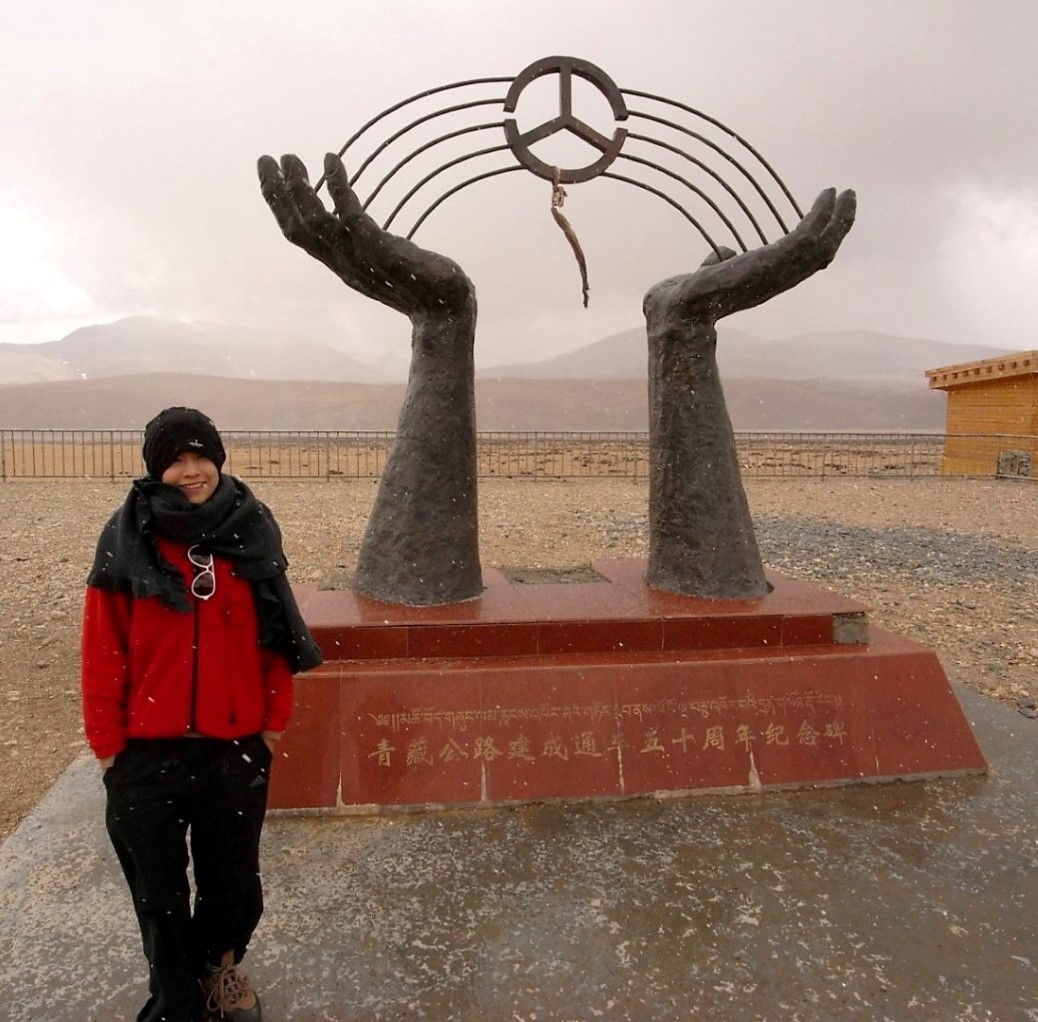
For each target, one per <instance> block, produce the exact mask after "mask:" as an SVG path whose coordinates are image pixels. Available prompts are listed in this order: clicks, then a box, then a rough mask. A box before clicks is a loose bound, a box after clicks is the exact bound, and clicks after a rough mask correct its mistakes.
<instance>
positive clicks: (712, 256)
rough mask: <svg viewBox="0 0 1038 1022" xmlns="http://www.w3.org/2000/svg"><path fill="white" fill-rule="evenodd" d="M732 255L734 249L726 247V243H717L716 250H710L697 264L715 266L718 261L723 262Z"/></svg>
mask: <svg viewBox="0 0 1038 1022" xmlns="http://www.w3.org/2000/svg"><path fill="white" fill-rule="evenodd" d="M734 255H735V250H734V249H731V248H728V247H727V246H726V245H719V246H718V248H717V250H716V251H711V252H710V253H709V254H708V255H707V257H706V258H705V259H704V260H703V261H702V262H701V263H700V264H699V265H700V266H716V265H717V264H718V263H723V262H725V261H726V260H728V259H731V258H732V257H733V256H734Z"/></svg>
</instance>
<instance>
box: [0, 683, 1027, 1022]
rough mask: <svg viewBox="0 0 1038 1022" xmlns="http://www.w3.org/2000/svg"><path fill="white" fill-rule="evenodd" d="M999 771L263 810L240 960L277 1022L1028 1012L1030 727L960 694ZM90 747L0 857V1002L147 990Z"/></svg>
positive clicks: (128, 1001) (102, 1006) (124, 1009)
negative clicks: (508, 800) (439, 805)
mask: <svg viewBox="0 0 1038 1022" xmlns="http://www.w3.org/2000/svg"><path fill="white" fill-rule="evenodd" d="M956 694H957V695H958V697H959V699H960V700H961V702H962V704H963V707H964V709H965V711H966V714H967V716H968V718H969V720H970V722H971V724H972V726H973V728H974V731H975V733H976V735H977V737H978V739H979V741H980V744H981V746H982V748H983V750H984V752H985V754H986V756H987V759H988V762H989V764H990V768H991V772H990V775H989V776H987V777H971V778H961V779H954V780H939V781H922V782H913V783H908V784H888V785H867V786H856V787H850V788H839V789H826V790H816V791H799V792H772V793H765V794H757V795H739V796H731V795H729V796H718V795H708V796H706V795H705V796H699V797H694V798H688V799H683V800H671V801H662V802H657V801H654V800H635V801H626V802H605V803H595V804H585V805H576V806H574V805H569V806H557V805H556V806H546V805H531V806H523V807H517V808H508V809H505V808H488V809H476V810H453V811H450V812H445V813H440V814H428V815H419V814H414V815H399V814H398V815H393V816H381V817H378V816H374V817H315V816H292V815H274V816H272V817H271V819H270V820H269V822H268V825H267V829H266V832H265V837H264V856H265V858H264V876H265V882H266V890H267V901H268V909H267V914H266V915H265V917H264V919H263V922H262V923H261V926H260V929H259V931H258V932H257V934H256V939H255V942H254V945H253V949H252V950H251V951H250V954H249V956H248V959H247V960H246V965H247V971H248V972H249V974H250V975H251V976H252V978H253V980H254V981H255V983H256V986H257V988H258V989H259V990H260V991H261V994H262V997H263V1000H264V1004H265V1009H266V1010H265V1017H266V1019H267V1020H268V1022H279V1020H315V1022H317V1020H324V1022H332V1020H334V1022H346V1020H350V1022H361V1020H389V1019H434V1020H457V1022H469V1020H477V1019H478V1020H491V1022H497V1020H501V1022H531V1020H534V1019H536V1020H538V1022H545V1020H560V1022H562V1020H581V1022H583V1020H591V1019H605V1020H628V1019H629V1020H639V1022H647V1020H675V1022H677V1020H688V1019H693V1018H694V1019H696V1020H739V1022H753V1020H768V1022H772V1020H800V1022H813V1020H829V1019H834V1020H840V1019H869V1020H878V1019H891V1020H897V1022H902V1020H914V1019H920V1020H923V1019H925V1020H940V1022H953V1020H961V1022H967V1020H969V1022H976V1020H981V1019H988V1020H999V1022H1011V1020H1021V1022H1028V1020H1034V1019H1038V896H1036V891H1038V783H1036V782H1038V755H1036V750H1038V721H1034V720H1028V719H1027V718H1025V717H1023V716H1021V715H1020V714H1017V713H1015V712H1013V711H1010V710H1007V709H1005V708H1003V707H1001V706H998V705H997V704H994V703H992V702H990V701H989V700H986V699H983V698H981V697H979V696H976V695H975V694H973V693H971V692H969V691H965V690H961V689H957V690H956ZM102 802H103V791H102V787H101V783H100V779H99V777H98V773H97V769H96V767H95V765H94V763H93V762H92V761H91V760H89V759H87V758H83V759H80V760H77V762H76V763H75V764H73V766H71V767H70V768H69V769H68V770H67V771H66V773H65V774H64V775H63V776H62V777H61V778H60V779H59V781H58V782H57V784H56V785H55V786H54V788H53V789H52V791H51V792H50V793H49V794H48V796H47V797H46V798H45V799H44V801H43V802H42V803H41V804H40V806H39V807H38V808H37V809H36V810H35V811H34V812H33V813H32V815H31V816H30V817H29V818H28V819H26V820H25V821H24V823H23V824H22V826H21V827H20V828H19V829H18V830H17V831H16V832H15V833H14V834H13V835H12V836H11V837H10V838H9V839H8V840H7V841H6V842H5V843H4V845H3V846H2V848H0V1020H3V1022H27V1020H37V1019H40V1020H42V1019H54V1020H62V1022H93V1020H97V1022H102V1020H103V1022H119V1020H126V1019H132V1018H133V1017H134V1015H135V1012H136V1010H137V1008H138V1007H139V1005H140V1004H141V1003H142V1001H143V999H144V988H145V965H144V960H143V957H142V956H141V954H140V950H139V940H138V937H137V934H136V929H135V925H134V922H133V919H132V914H131V909H130V905H129V898H128V895H127V893H126V891H125V889H124V886H123V881H122V879H121V876H120V875H119V872H118V867H117V865H116V862H115V859H114V856H113V854H112V852H111V851H110V849H109V846H108V843H107V838H106V837H105V834H104V830H103V824H102Z"/></svg>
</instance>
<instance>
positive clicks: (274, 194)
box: [256, 156, 302, 239]
mask: <svg viewBox="0 0 1038 1022" xmlns="http://www.w3.org/2000/svg"><path fill="white" fill-rule="evenodd" d="M256 170H257V172H258V173H259V181H260V192H262V194H263V199H264V201H265V202H266V203H267V205H268V206H269V207H270V211H271V212H272V213H273V214H274V219H275V220H277V222H278V227H280V228H281V233H282V234H284V235H285V237H286V238H290V239H291V237H292V236H293V234H295V233H297V232H298V230H299V228H300V227H301V226H302V221H301V220H300V218H299V211H298V210H297V209H296V207H295V204H294V203H293V202H292V200H291V199H290V198H289V195H288V189H287V188H286V187H285V179H284V177H282V174H281V168H280V167H279V166H278V163H277V160H275V159H274V158H273V157H272V156H261V157H260V158H259V160H258V161H257V164H256Z"/></svg>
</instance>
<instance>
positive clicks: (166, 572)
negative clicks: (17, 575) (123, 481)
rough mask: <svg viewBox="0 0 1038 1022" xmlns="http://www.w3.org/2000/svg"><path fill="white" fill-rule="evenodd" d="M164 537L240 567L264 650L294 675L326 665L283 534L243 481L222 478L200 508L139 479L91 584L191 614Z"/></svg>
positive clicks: (100, 553) (109, 533)
mask: <svg viewBox="0 0 1038 1022" xmlns="http://www.w3.org/2000/svg"><path fill="white" fill-rule="evenodd" d="M157 534H161V535H163V536H166V537H168V538H170V539H174V540H178V541H179V542H182V543H192V544H193V543H197V544H198V545H199V546H200V547H201V549H202V551H203V552H205V553H211V554H216V555H217V556H219V557H226V558H228V559H229V560H231V561H233V562H234V570H235V573H236V574H237V575H239V576H240V577H242V578H246V579H248V580H249V581H250V582H251V583H252V591H253V595H254V597H255V600H256V614H257V618H258V621H259V636H260V640H259V641H260V644H261V645H263V646H269V647H270V648H271V649H274V650H276V651H277V652H279V653H281V654H283V655H284V656H285V657H286V658H287V659H288V661H289V663H290V664H291V665H292V671H293V673H297V672H299V671H306V670H309V669H310V668H311V667H316V666H317V665H318V664H319V663H320V662H321V651H320V649H319V648H318V646H317V644H316V643H315V642H314V640H313V636H311V634H310V630H309V629H308V628H307V626H306V624H305V622H304V621H303V618H302V615H301V614H300V613H299V607H298V606H297V605H296V600H295V596H294V595H293V593H292V588H291V586H290V585H289V584H288V578H287V576H286V575H285V569H286V568H287V567H288V559H287V558H286V557H285V551H284V549H283V548H282V545H281V530H280V529H279V528H278V525H277V522H276V521H275V520H274V516H273V515H272V514H271V513H270V510H269V509H268V508H267V507H266V506H265V505H264V504H262V503H261V502H260V501H258V500H257V499H256V497H255V496H254V495H253V493H252V491H251V490H250V489H249V488H248V487H247V486H246V485H245V483H243V482H242V481H241V480H240V479H236V478H234V477H233V476H225V475H221V476H220V482H219V485H218V486H217V488H216V492H215V493H214V494H213V495H212V497H210V498H209V500H207V501H206V502H205V503H204V504H198V505H195V504H192V503H191V502H190V501H189V500H188V499H187V497H185V496H184V494H183V493H181V492H180V491H179V490H178V489H176V488H175V487H173V486H168V485H166V484H165V483H161V482H159V481H157V480H155V479H152V478H150V477H148V476H145V477H144V478H143V479H135V480H134V481H133V485H132V486H131V487H130V492H129V494H128V495H127V497H126V500H125V501H124V502H123V505H122V507H121V508H119V510H118V511H116V512H115V514H114V515H112V517H111V518H110V519H109V520H108V524H107V525H106V526H105V527H104V529H103V530H102V532H101V538H100V539H99V540H98V543H97V553H96V554H95V556H94V564H93V567H92V568H91V569H90V574H89V575H88V576H87V585H91V586H96V587H98V588H100V589H111V590H115V591H116V592H124V593H130V594H131V595H132V596H134V597H135V598H138V599H139V598H143V597H149V596H156V597H158V598H159V599H160V600H162V602H163V603H165V604H166V606H168V607H171V608H172V609H173V610H177V611H181V612H183V613H188V612H190V610H191V601H190V600H189V599H188V592H187V587H186V586H185V585H184V579H183V576H182V575H181V574H180V572H179V571H178V570H177V569H176V568H175V567H174V566H173V565H172V564H170V563H169V562H168V561H167V560H166V559H165V558H164V557H162V556H161V555H160V554H159V549H158V545H157V544H156V542H155V537H156V535H157Z"/></svg>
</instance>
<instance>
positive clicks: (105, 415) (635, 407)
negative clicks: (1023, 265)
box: [0, 374, 945, 432]
mask: <svg viewBox="0 0 1038 1022" xmlns="http://www.w3.org/2000/svg"><path fill="white" fill-rule="evenodd" d="M725 394H726V396H727V401H728V408H729V413H730V415H731V418H732V423H733V425H734V426H735V428H736V429H738V430H763V429H770V430H819V431H823V430H824V431H839V430H867V431H876V432H890V431H896V430H900V431H909V432H915V431H918V432H924V431H940V430H942V429H943V428H944V409H945V395H944V394H943V393H942V392H939V391H932V390H929V389H928V388H927V386H926V381H925V380H917V381H915V382H908V383H904V382H889V381H888V382H885V383H875V382H863V381H854V380H849V381H848V380H836V381H834V380H829V381H820V382H819V381H803V380H750V379H738V378H736V379H732V380H729V381H727V382H726V384H725ZM403 395H404V385H403V384H362V383H314V382H291V381H271V380H234V379H221V378H217V377H212V376H184V375H173V374H152V375H144V376H113V377H107V378H103V379H96V380H89V379H88V380H63V381H58V382H51V383H32V384H20V385H6V386H0V428H4V429H104V428H124V427H125V428H141V427H142V426H143V425H144V424H145V423H146V422H147V421H148V419H150V418H151V417H152V416H153V415H154V414H155V413H156V412H157V411H158V410H159V409H160V408H163V407H166V406H167V405H171V404H188V405H194V406H196V407H199V408H202V409H203V410H204V411H205V412H207V413H208V414H209V415H211V416H212V417H213V418H214V419H215V420H216V422H217V423H218V424H219V425H220V427H221V428H224V429H328V430H334V429H346V430H350V429H393V428H395V426H396V419H397V415H398V413H399V409H400V404H401V401H402V400H403ZM476 419H477V425H478V427H479V428H480V429H481V430H644V429H646V428H647V423H648V407H647V395H646V383H645V380H644V379H642V380H622V379H621V380H520V379H505V380H497V379H480V380H477V382H476Z"/></svg>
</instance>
